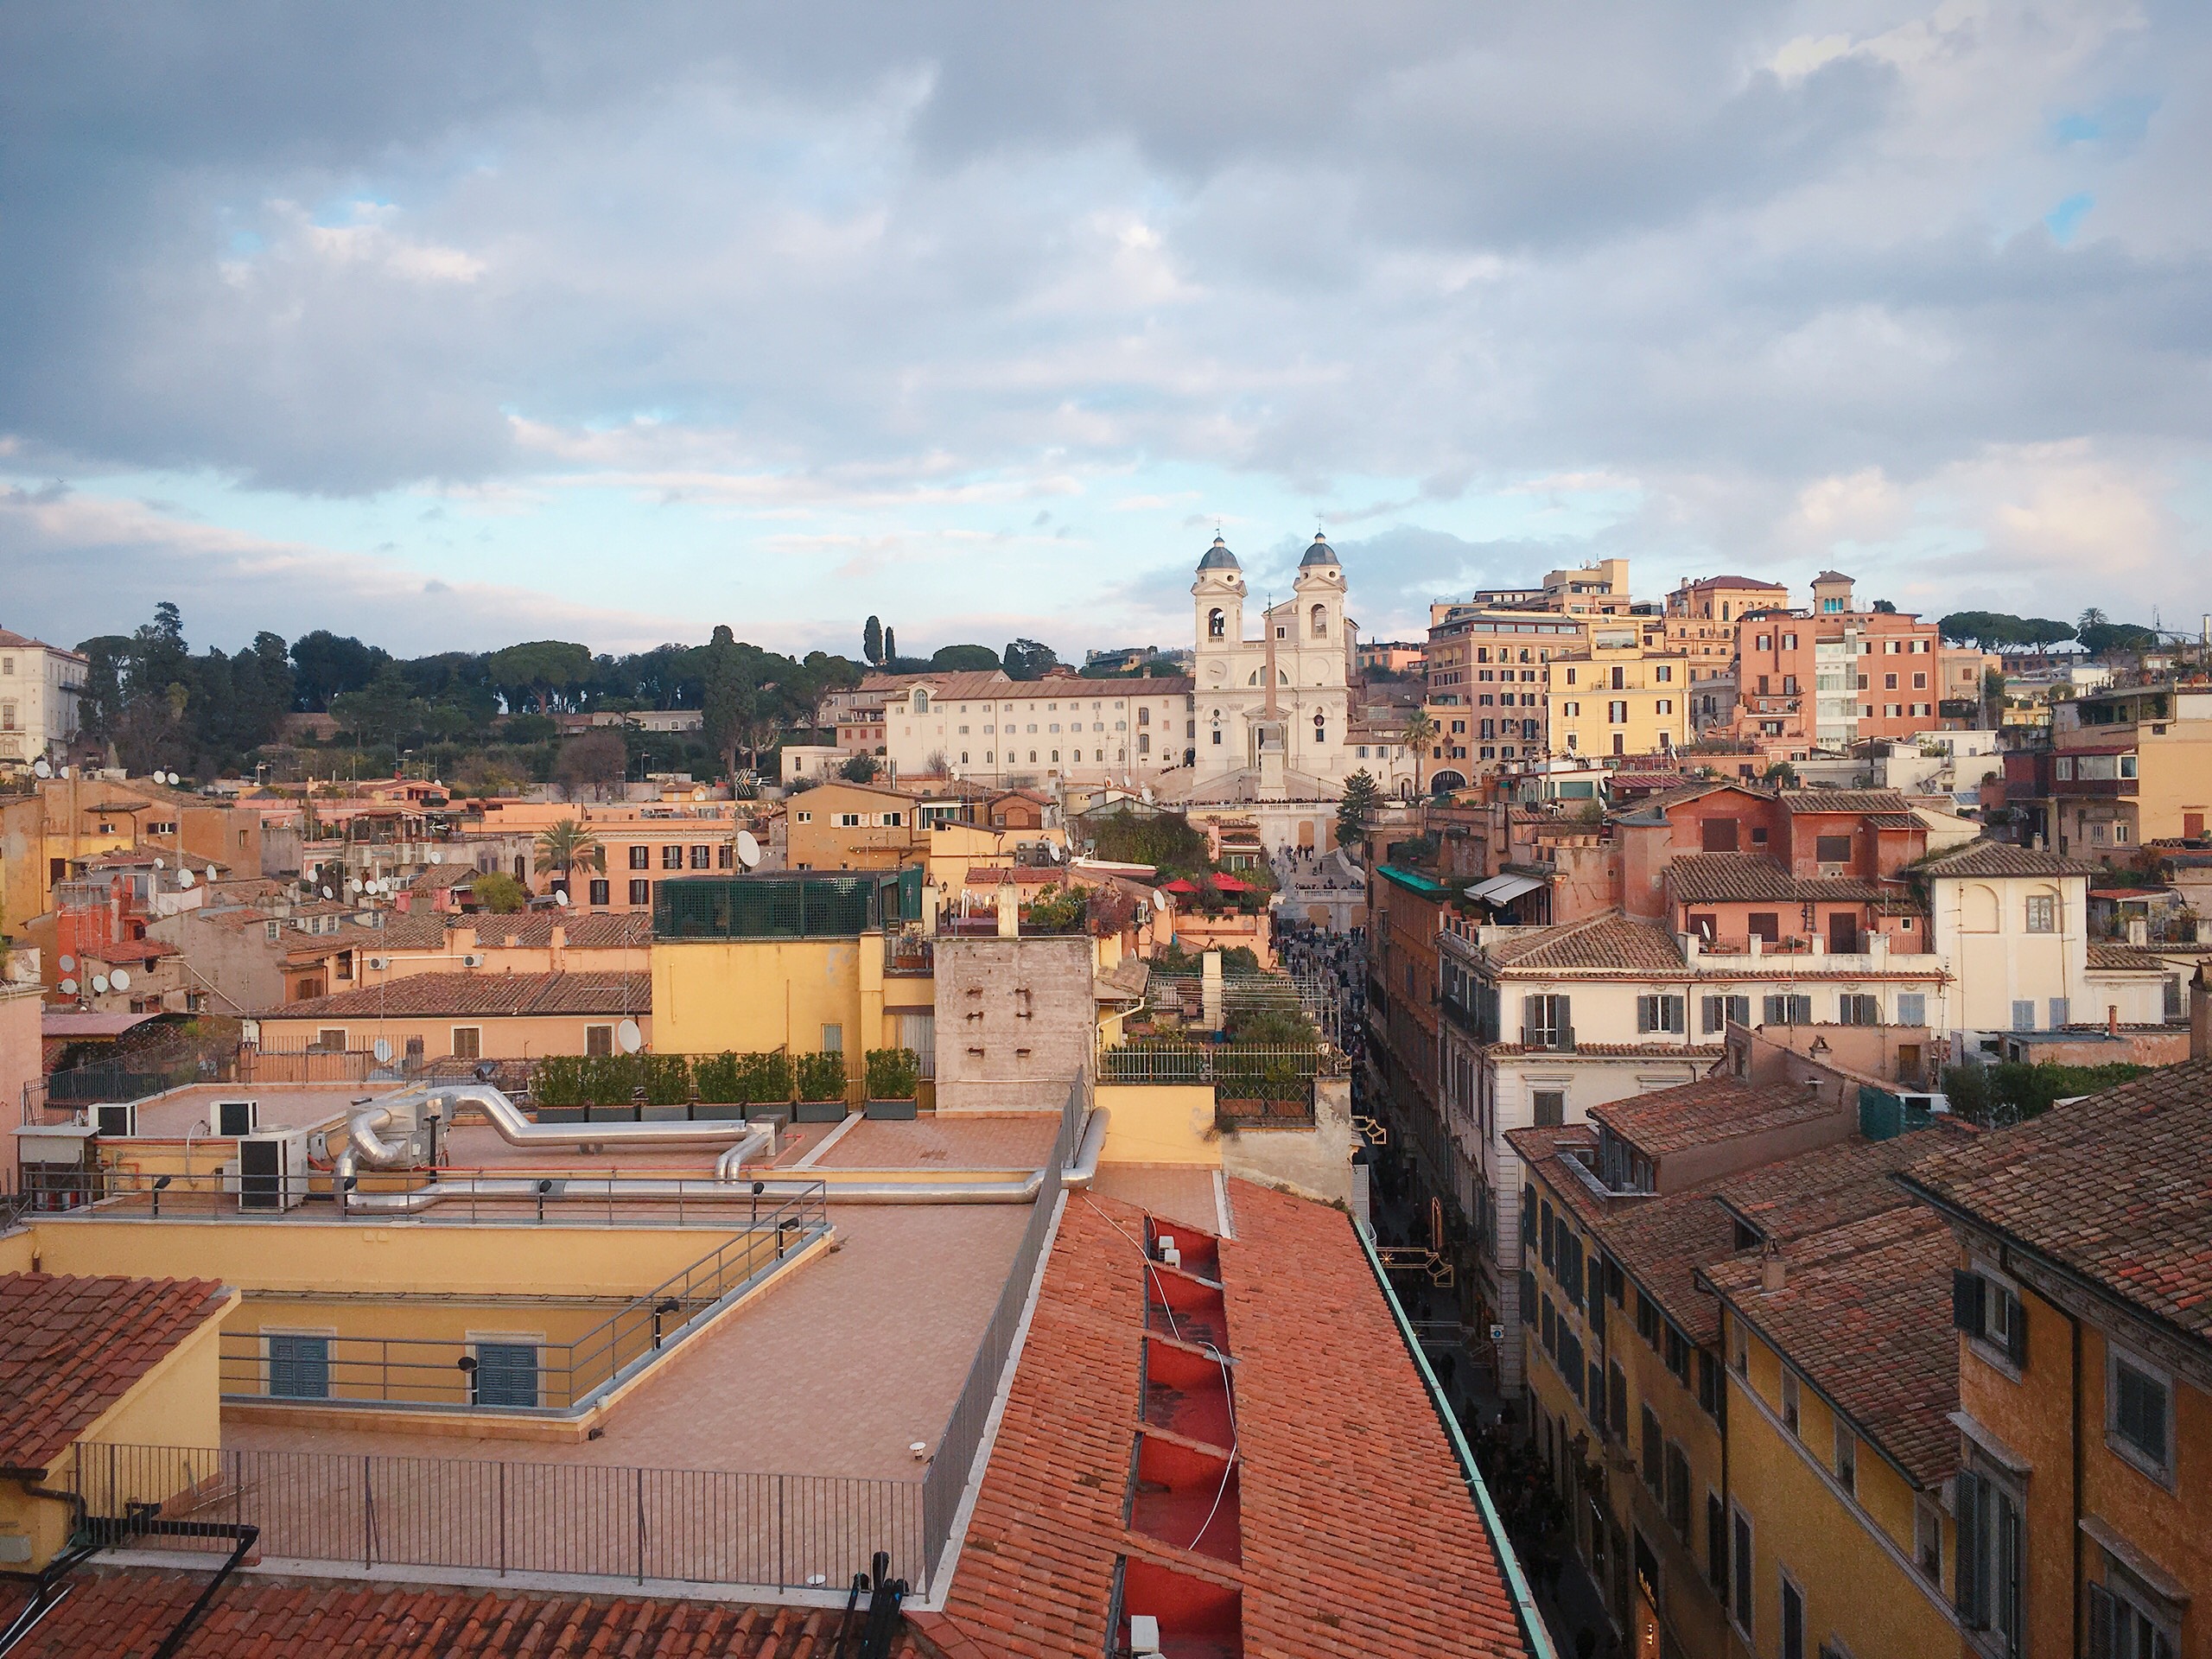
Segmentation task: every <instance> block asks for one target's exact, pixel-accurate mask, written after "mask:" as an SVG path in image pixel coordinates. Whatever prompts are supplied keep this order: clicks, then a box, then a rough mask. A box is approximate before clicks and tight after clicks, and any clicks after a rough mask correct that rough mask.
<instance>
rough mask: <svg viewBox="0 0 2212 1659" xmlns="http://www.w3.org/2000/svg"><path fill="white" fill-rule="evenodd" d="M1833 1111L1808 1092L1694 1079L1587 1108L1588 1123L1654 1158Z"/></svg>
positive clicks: (1723, 1079) (1720, 1079) (1780, 1086)
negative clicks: (1617, 1136) (1598, 1125)
mask: <svg viewBox="0 0 2212 1659" xmlns="http://www.w3.org/2000/svg"><path fill="white" fill-rule="evenodd" d="M1834 1113H1835V1108H1834V1106H1831V1105H1829V1104H1827V1103H1826V1102H1824V1101H1821V1100H1819V1099H1817V1098H1815V1097H1814V1096H1813V1094H1812V1092H1811V1090H1807V1089H1802V1088H1794V1087H1788V1086H1785V1085H1783V1084H1749V1083H1744V1082H1740V1081H1739V1080H1738V1079H1737V1078H1735V1077H1700V1078H1699V1079H1698V1080H1697V1081H1696V1082H1695V1083H1683V1084H1675V1087H1673V1088H1672V1089H1654V1090H1651V1091H1650V1092H1649V1094H1642V1095H1630V1096H1629V1097H1628V1098H1627V1099H1625V1100H1616V1101H1612V1102H1610V1103H1607V1104H1605V1105H1603V1106H1592V1108H1591V1109H1590V1117H1591V1121H1592V1122H1596V1123H1599V1124H1602V1125H1604V1126H1605V1128H1609V1129H1611V1130H1612V1132H1613V1133H1614V1134H1616V1135H1619V1136H1620V1137H1621V1138H1622V1139H1624V1140H1625V1141H1633V1142H1634V1143H1635V1144H1636V1147H1637V1150H1639V1151H1641V1152H1643V1153H1645V1154H1649V1156H1651V1157H1654V1158H1664V1157H1665V1156H1666V1155H1667V1154H1669V1153H1670V1152H1681V1151H1683V1150H1685V1149H1687V1148H1688V1147H1699V1146H1704V1145H1706V1144H1707V1143H1708V1142H1710V1141H1726V1140H1731V1139H1733V1138H1734V1137H1735V1136H1737V1135H1758V1134H1761V1133H1764V1131H1766V1130H1769V1129H1778V1128H1786V1127H1787V1126H1788V1125H1789V1124H1792V1123H1804V1122H1810V1121H1812V1120H1813V1119H1815V1118H1820V1117H1830V1116H1834Z"/></svg>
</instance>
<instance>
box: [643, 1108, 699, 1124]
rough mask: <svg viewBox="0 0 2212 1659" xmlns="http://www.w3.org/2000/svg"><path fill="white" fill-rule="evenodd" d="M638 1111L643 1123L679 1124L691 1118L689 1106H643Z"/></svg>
mask: <svg viewBox="0 0 2212 1659" xmlns="http://www.w3.org/2000/svg"><path fill="white" fill-rule="evenodd" d="M690 1116H691V1109H690V1107H689V1106H644V1107H640V1108H639V1122H645V1123H681V1122H684V1121H685V1120H686V1119H687V1118H689V1117H690Z"/></svg>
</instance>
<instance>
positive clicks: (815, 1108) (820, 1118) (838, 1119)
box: [791, 1100, 845, 1123]
mask: <svg viewBox="0 0 2212 1659" xmlns="http://www.w3.org/2000/svg"><path fill="white" fill-rule="evenodd" d="M844 1120H845V1103H844V1102H843V1101H842V1100H802V1101H800V1102H799V1103H798V1104H797V1105H796V1106H794V1107H792V1108H791V1122H794V1123H842V1122H844Z"/></svg>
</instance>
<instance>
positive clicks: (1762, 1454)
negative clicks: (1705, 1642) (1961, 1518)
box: [1728, 1337, 1959, 1659]
mask: <svg viewBox="0 0 2212 1659" xmlns="http://www.w3.org/2000/svg"><path fill="white" fill-rule="evenodd" d="M1747 1359H1748V1364H1747V1367H1746V1371H1745V1374H1744V1375H1740V1376H1739V1375H1737V1374H1735V1373H1733V1372H1732V1373H1731V1374H1730V1378H1729V1382H1730V1394H1731V1398H1730V1400H1729V1402H1728V1459H1729V1465H1728V1476H1729V1483H1730V1488H1731V1491H1730V1495H1731V1497H1732V1498H1733V1499H1734V1501H1735V1503H1736V1504H1737V1506H1738V1507H1739V1508H1741V1509H1742V1510H1744V1512H1745V1514H1746V1515H1748V1516H1750V1517H1751V1555H1752V1582H1753V1586H1754V1588H1755V1601H1754V1607H1753V1629H1752V1631H1751V1637H1752V1641H1751V1651H1752V1652H1754V1653H1756V1654H1758V1655H1759V1656H1761V1659H1773V1656H1777V1655H1779V1654H1780V1652H1781V1651H1782V1576H1781V1575H1782V1573H1783V1572H1785V1571H1786V1572H1787V1573H1789V1577H1790V1580H1792V1582H1794V1583H1795V1584H1796V1586H1798V1588H1799V1589H1800V1590H1802V1592H1804V1597H1805V1650H1806V1651H1807V1652H1808V1653H1812V1652H1815V1651H1816V1650H1817V1649H1819V1647H1820V1645H1821V1643H1823V1642H1828V1641H1831V1640H1834V1641H1840V1643H1842V1644H1843V1646H1844V1648H1845V1649H1846V1650H1847V1651H1848V1652H1851V1653H1853V1654H1949V1653H1955V1652H1957V1651H1958V1649H1959V1631H1958V1626H1957V1624H1956V1623H1955V1621H1954V1620H1953V1618H1952V1617H1951V1614H1950V1601H1949V1592H1948V1588H1947V1587H1946V1586H1945V1585H1944V1584H1942V1583H1939V1582H1934V1581H1931V1580H1929V1579H1927V1578H1925V1577H1924V1576H1923V1574H1922V1573H1920V1571H1919V1569H1918V1568H1917V1567H1915V1566H1914V1565H1913V1492H1912V1489H1911V1487H1910V1485H1909V1484H1907V1483H1906V1481H1905V1479H1904V1477H1903V1476H1902V1475H1900V1474H1899V1473H1898V1472H1897V1470H1895V1469H1894V1468H1892V1467H1891V1465H1888V1464H1887V1463H1885V1462H1884V1461H1882V1459H1881V1458H1880V1457H1879V1455H1878V1453H1877V1452H1875V1450H1874V1448H1873V1447H1872V1446H1868V1445H1866V1444H1865V1443H1864V1442H1861V1443H1860V1445H1859V1453H1858V1497H1857V1498H1856V1500H1854V1499H1853V1498H1851V1497H1846V1496H1845V1494H1844V1492H1843V1491H1842V1489H1841V1487H1840V1485H1839V1484H1836V1483H1835V1481H1834V1478H1833V1477H1834V1468H1835V1431H1836V1419H1835V1416H1834V1414H1833V1413H1832V1412H1831V1411H1830V1410H1829V1408H1828V1407H1827V1402H1824V1401H1823V1400H1822V1399H1821V1396H1820V1395H1818V1394H1816V1393H1815V1391H1814V1390H1813V1389H1812V1387H1811V1386H1810V1385H1809V1384H1808V1383H1805V1382H1804V1381H1803V1380H1802V1378H1801V1379H1800V1382H1799V1391H1798V1397H1799V1410H1798V1432H1797V1433H1796V1434H1795V1435H1792V1434H1791V1433H1789V1430H1788V1429H1787V1428H1786V1427H1784V1426H1783V1419H1782V1374H1783V1360H1782V1358H1781V1357H1780V1356H1779V1355H1777V1353H1776V1352H1775V1351H1773V1350H1772V1349H1771V1348H1770V1347H1768V1346H1767V1345H1766V1344H1764V1343H1763V1342H1761V1341H1760V1340H1759V1339H1758V1338H1756V1337H1752V1338H1751V1339H1750V1342H1749V1345H1748V1351H1747ZM1762 1408H1764V1409H1762ZM1885 1545H1886V1546H1887V1547H1886V1548H1885ZM1950 1548H1951V1540H1950V1536H1949V1529H1948V1527H1947V1528H1946V1529H1945V1535H1944V1574H1945V1576H1946V1578H1948V1574H1949V1572H1950V1567H1951V1561H1950Z"/></svg>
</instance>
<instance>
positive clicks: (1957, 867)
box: [1913, 841, 2096, 875]
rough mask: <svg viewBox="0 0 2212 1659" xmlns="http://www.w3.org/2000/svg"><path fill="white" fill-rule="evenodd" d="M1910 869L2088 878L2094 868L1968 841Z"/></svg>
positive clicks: (1934, 872)
mask: <svg viewBox="0 0 2212 1659" xmlns="http://www.w3.org/2000/svg"><path fill="white" fill-rule="evenodd" d="M1913 868H1914V869H1916V870H1918V871H1921V872H1923V873H1924V874H1929V875H2088V874H2091V873H2092V872H2094V870H2095V868H2096V866H2095V865H2094V864H2084V863H2082V861H2080V860H2079V859H2072V858H2061V857H2060V856H2059V855H2057V854H2056V853H2047V852H2044V850H2043V849H2041V848H2037V847H2014V846H2011V845H2009V844H2007V843H2006V842H2001V841H1970V842H1967V844H1966V845H1965V846H1963V847H1957V848H1954V849H1952V850H1951V851H1949V852H1948V853H1938V854H1936V856H1935V857H1933V858H1923V860H1921V861H1920V862H1919V863H1917V864H1916V865H1914V866H1913Z"/></svg>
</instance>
